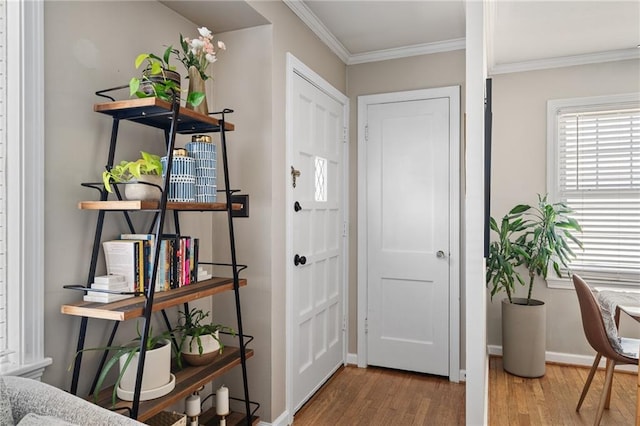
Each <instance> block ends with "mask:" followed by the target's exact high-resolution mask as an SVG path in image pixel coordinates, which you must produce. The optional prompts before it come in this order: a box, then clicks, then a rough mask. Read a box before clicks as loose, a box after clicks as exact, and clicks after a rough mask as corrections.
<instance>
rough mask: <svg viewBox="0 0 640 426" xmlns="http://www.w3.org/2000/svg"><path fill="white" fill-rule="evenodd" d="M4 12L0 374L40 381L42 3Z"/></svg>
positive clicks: (22, 2) (45, 361)
mask: <svg viewBox="0 0 640 426" xmlns="http://www.w3.org/2000/svg"><path fill="white" fill-rule="evenodd" d="M4 4H5V7H6V15H7V37H6V40H7V49H6V58H5V59H6V65H7V67H6V70H7V75H6V78H7V92H6V99H5V101H6V102H7V105H11V108H7V134H6V136H7V137H6V142H7V147H6V156H7V159H8V160H9V161H7V174H6V183H7V203H6V205H7V211H6V220H7V234H6V241H7V275H6V282H5V283H2V285H4V286H6V291H7V321H8V324H10V325H9V327H8V334H7V337H8V341H7V345H8V348H9V349H10V350H11V351H12V353H11V354H9V355H7V356H5V357H3V359H2V362H1V363H0V375H19V376H23V377H30V378H33V379H40V377H41V376H42V373H43V372H44V368H45V367H46V366H48V365H50V364H51V363H52V360H51V358H47V357H45V356H44V311H45V310H44V289H45V286H44V245H45V244H44V241H45V240H44V238H45V234H44V185H45V179H44V178H45V176H44V3H43V1H42V0H35V1H34V0H17V1H15V0H9V1H5V3H4Z"/></svg>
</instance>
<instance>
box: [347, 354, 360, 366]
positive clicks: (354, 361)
mask: <svg viewBox="0 0 640 426" xmlns="http://www.w3.org/2000/svg"><path fill="white" fill-rule="evenodd" d="M347 364H349V365H358V354H347Z"/></svg>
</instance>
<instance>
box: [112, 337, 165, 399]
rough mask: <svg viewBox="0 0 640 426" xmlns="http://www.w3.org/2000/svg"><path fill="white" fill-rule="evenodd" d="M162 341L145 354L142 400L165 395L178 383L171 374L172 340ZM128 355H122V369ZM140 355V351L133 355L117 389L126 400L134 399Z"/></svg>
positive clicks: (120, 396)
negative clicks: (158, 345)
mask: <svg viewBox="0 0 640 426" xmlns="http://www.w3.org/2000/svg"><path fill="white" fill-rule="evenodd" d="M160 342H161V344H162V346H160V347H159V348H156V349H151V350H148V351H147V352H146V355H145V359H144V373H143V374H142V388H141V391H140V400H141V401H146V400H149V399H153V398H158V397H161V396H164V395H166V394H168V393H169V392H171V391H172V390H173V388H174V387H175V385H176V382H175V376H174V375H173V374H171V342H170V341H169V340H166V339H164V340H161V341H160ZM127 356H128V355H126V354H125V355H123V356H121V357H120V360H119V362H120V371H122V368H123V367H124V363H125V362H126V359H127ZM139 356H140V353H136V354H135V355H134V356H133V358H132V359H131V362H129V365H128V366H127V369H126V370H125V372H124V375H123V376H122V379H121V380H120V384H119V386H118V389H117V394H118V398H120V399H123V400H125V401H133V394H134V390H135V385H136V374H137V372H138V358H139Z"/></svg>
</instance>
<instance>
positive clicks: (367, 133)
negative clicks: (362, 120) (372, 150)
mask: <svg viewBox="0 0 640 426" xmlns="http://www.w3.org/2000/svg"><path fill="white" fill-rule="evenodd" d="M364 140H365V141H366V142H369V125H368V124H367V125H366V126H364Z"/></svg>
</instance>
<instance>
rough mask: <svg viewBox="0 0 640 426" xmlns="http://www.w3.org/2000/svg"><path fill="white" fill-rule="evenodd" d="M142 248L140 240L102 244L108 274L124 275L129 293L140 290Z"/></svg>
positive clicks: (113, 241) (105, 242) (114, 241)
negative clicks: (140, 250)
mask: <svg viewBox="0 0 640 426" xmlns="http://www.w3.org/2000/svg"><path fill="white" fill-rule="evenodd" d="M140 246H141V242H140V241H138V240H111V241H104V242H103V243H102V248H103V249H104V259H105V264H106V266H107V274H109V275H114V274H116V275H124V276H125V278H126V280H127V285H128V289H129V291H138V290H139V284H140V281H139V280H140V272H141V268H140V264H139V261H140V260H141V259H140V252H139V249H140Z"/></svg>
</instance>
